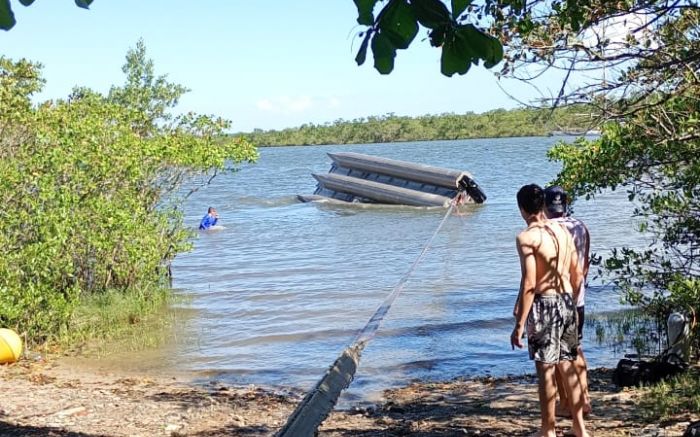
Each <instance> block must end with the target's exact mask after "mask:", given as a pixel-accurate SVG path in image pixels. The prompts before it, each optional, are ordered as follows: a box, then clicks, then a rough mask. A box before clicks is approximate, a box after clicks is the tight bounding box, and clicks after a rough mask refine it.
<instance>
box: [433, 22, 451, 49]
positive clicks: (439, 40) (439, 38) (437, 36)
mask: <svg viewBox="0 0 700 437" xmlns="http://www.w3.org/2000/svg"><path fill="white" fill-rule="evenodd" d="M450 30H451V27H450V26H448V25H445V26H440V27H437V28H435V29H433V30H431V31H430V33H429V34H428V37H429V38H430V45H431V46H433V47H442V45H443V44H444V43H445V35H447V33H448V32H449V31H450Z"/></svg>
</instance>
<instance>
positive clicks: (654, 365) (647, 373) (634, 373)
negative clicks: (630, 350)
mask: <svg viewBox="0 0 700 437" xmlns="http://www.w3.org/2000/svg"><path fill="white" fill-rule="evenodd" d="M687 368H688V365H687V364H686V363H684V362H683V360H682V359H681V358H680V357H678V355H676V354H670V355H661V356H659V357H656V358H654V359H646V360H645V359H639V358H623V359H621V360H620V362H618V363H617V367H616V368H615V371H614V372H613V376H612V380H613V382H614V383H615V385H617V386H618V387H632V386H636V385H642V384H653V383H656V382H659V381H661V380H662V379H665V378H668V377H669V376H673V375H677V374H679V373H682V372H684V371H685V370H686V369H687Z"/></svg>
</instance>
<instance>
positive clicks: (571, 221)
mask: <svg viewBox="0 0 700 437" xmlns="http://www.w3.org/2000/svg"><path fill="white" fill-rule="evenodd" d="M567 203H568V200H567V195H566V191H564V189H563V188H562V187H560V186H552V187H547V188H545V189H544V204H545V207H546V208H545V214H546V216H547V218H549V219H550V220H552V221H555V222H557V223H561V224H562V225H564V227H565V228H566V229H568V231H569V233H571V237H572V238H573V239H574V245H576V253H577V254H578V263H579V267H580V268H581V272H582V274H583V280H582V281H581V289H580V290H579V293H578V298H577V299H576V314H577V316H578V322H577V323H578V341H579V347H578V351H577V354H576V360H574V368H575V369H576V375H577V376H578V378H579V381H580V382H581V390H582V391H583V401H584V404H583V413H584V414H589V413H590V412H591V400H590V397H589V395H588V371H587V364H586V358H585V357H584V355H583V350H582V349H581V341H582V340H583V322H584V318H585V314H586V313H585V310H584V305H585V299H584V297H585V292H586V277H587V276H588V269H589V267H590V257H589V253H590V250H591V238H590V234H589V232H588V228H587V227H586V225H585V224H584V223H583V222H582V221H581V220H578V219H576V218H573V217H571V216H570V215H568V214H567ZM555 377H556V380H557V389H558V391H559V401H560V402H559V405H557V409H556V413H557V415H558V416H564V417H568V416H569V415H570V413H569V408H568V396H567V393H566V390H565V389H564V383H563V380H562V378H561V374H560V373H559V372H555Z"/></svg>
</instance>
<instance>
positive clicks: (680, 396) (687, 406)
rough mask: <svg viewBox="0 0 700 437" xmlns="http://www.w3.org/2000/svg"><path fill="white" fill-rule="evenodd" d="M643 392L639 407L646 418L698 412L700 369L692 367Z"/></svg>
mask: <svg viewBox="0 0 700 437" xmlns="http://www.w3.org/2000/svg"><path fill="white" fill-rule="evenodd" d="M644 392H645V393H644V395H643V396H642V399H641V401H640V407H641V408H642V413H643V415H644V416H645V418H646V419H647V420H650V421H652V420H666V419H671V418H673V417H676V416H678V415H683V414H689V415H697V414H700V369H699V368H697V367H693V368H691V369H690V370H689V371H687V372H685V373H683V374H682V375H677V376H675V377H673V378H671V379H669V380H667V381H662V382H660V383H658V384H655V385H653V386H650V387H648V388H645V389H644Z"/></svg>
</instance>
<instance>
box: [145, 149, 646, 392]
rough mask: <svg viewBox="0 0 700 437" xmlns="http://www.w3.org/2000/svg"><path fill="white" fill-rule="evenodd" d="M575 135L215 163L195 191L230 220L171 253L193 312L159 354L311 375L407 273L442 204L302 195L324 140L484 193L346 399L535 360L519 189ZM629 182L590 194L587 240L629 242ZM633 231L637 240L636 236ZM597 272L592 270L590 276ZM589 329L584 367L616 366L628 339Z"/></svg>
mask: <svg viewBox="0 0 700 437" xmlns="http://www.w3.org/2000/svg"><path fill="white" fill-rule="evenodd" d="M562 139H564V140H571V138H570V137H569V138H556V137H552V138H507V139H481V140H460V141H435V142H410V143H391V144H371V145H346V146H312V147H308V146H307V147H279V148H262V149H261V150H260V160H259V162H257V163H256V164H254V165H245V166H244V167H243V168H241V170H240V171H238V172H235V173H232V174H226V175H220V176H218V177H217V178H215V179H214V181H213V183H212V184H211V185H210V186H208V187H207V188H205V189H202V190H201V191H199V192H198V193H197V194H195V195H194V196H192V197H191V198H190V199H189V200H188V202H187V204H186V205H185V213H186V215H185V221H186V224H187V225H188V226H192V227H196V226H197V224H198V222H199V219H200V218H201V216H202V215H203V214H204V213H205V212H206V208H207V207H208V206H214V207H216V208H217V209H218V211H219V214H220V216H221V224H223V225H225V226H226V228H225V229H224V230H221V231H218V232H203V233H200V234H199V236H198V237H197V239H196V241H195V242H194V244H195V248H194V250H193V251H192V252H190V253H186V254H182V255H180V256H178V257H177V259H176V260H175V262H174V265H173V274H174V283H173V285H174V287H175V288H176V289H177V293H178V294H179V295H180V296H182V297H184V299H183V301H182V303H179V304H178V305H179V306H180V307H181V308H182V309H183V310H185V311H186V313H187V314H188V316H187V322H186V324H185V328H184V329H183V330H182V331H181V332H182V334H181V335H180V341H179V342H178V348H177V353H176V354H172V353H170V354H167V355H166V357H165V358H161V359H160V361H159V363H160V365H163V366H166V365H167V366H170V367H176V368H179V369H182V370H187V371H195V372H201V374H202V375H209V376H215V377H216V378H217V379H222V380H225V381H228V382H231V383H241V384H257V385H268V386H269V385H272V386H293V387H299V388H304V389H307V388H310V387H311V386H313V385H314V384H315V382H316V381H317V380H318V379H319V378H320V377H321V376H322V375H323V374H324V372H325V370H326V369H327V368H328V366H329V365H330V364H331V363H332V362H333V361H334V360H335V359H336V358H337V356H338V355H339V353H340V352H341V351H342V350H343V349H344V348H345V347H346V346H348V345H349V344H350V343H351V342H352V340H353V339H354V338H355V335H356V334H357V333H358V330H360V329H361V328H362V327H363V326H364V325H365V323H366V322H367V321H368V319H369V318H370V316H371V315H372V314H373V313H374V311H375V310H376V309H377V307H378V305H379V304H380V303H381V302H382V300H383V299H384V298H385V297H386V296H387V295H388V294H389V293H390V292H391V290H392V289H393V287H394V286H395V285H396V284H397V282H398V281H399V280H400V279H401V277H402V276H403V275H404V274H405V273H406V272H407V271H408V269H409V268H410V266H411V264H412V263H413V262H414V260H415V259H416V258H417V256H418V255H419V254H420V252H421V250H422V248H423V246H424V245H425V243H426V242H427V240H428V239H429V238H430V236H431V235H432V234H433V232H434V231H435V229H436V228H437V226H438V224H439V222H440V220H441V219H442V217H443V215H444V214H445V210H444V209H428V208H416V207H397V206H392V207H389V206H362V205H348V206H338V205H329V204H318V203H300V202H298V201H297V198H296V196H297V194H311V193H312V192H313V191H314V189H315V185H316V183H315V180H314V179H313V177H312V176H311V173H313V172H316V173H326V172H327V171H328V169H329V168H330V159H329V158H328V157H327V155H326V153H327V152H334V151H336V152H337V151H352V152H360V153H367V154H374V155H379V156H383V157H388V158H394V159H401V160H406V161H412V162H417V163H424V164H430V165H435V166H442V167H447V168H452V169H458V170H466V171H469V172H471V173H472V175H473V176H474V178H475V179H476V181H477V182H478V183H479V184H480V186H481V187H482V189H483V190H484V192H485V193H486V194H487V196H488V200H487V201H486V203H484V204H483V205H473V206H470V207H466V208H463V209H462V211H461V214H460V215H453V216H451V217H449V218H448V220H447V222H446V223H445V225H444V228H443V230H442V232H440V233H439V234H438V235H437V237H436V239H435V240H434V244H433V246H432V247H431V249H430V250H429V252H428V253H427V255H426V256H425V258H424V259H423V261H422V262H421V264H419V265H418V267H417V268H416V270H415V271H414V272H413V275H412V276H411V277H410V279H409V280H408V282H407V283H406V285H405V287H404V290H403V293H402V294H401V295H400V296H399V298H398V299H397V300H396V302H395V303H394V305H393V307H392V308H391V310H390V311H389V314H388V315H387V317H386V318H385V320H384V322H383V325H382V326H381V328H380V329H379V331H378V333H377V335H376V337H375V338H374V339H373V340H372V341H371V342H370V343H369V345H368V346H367V348H366V349H365V351H364V354H363V356H362V361H361V363H360V367H359V370H358V371H357V374H356V378H355V381H354V382H353V384H352V385H351V387H350V389H349V390H348V392H347V393H345V394H344V395H343V396H344V397H343V402H352V401H358V400H368V399H371V398H372V396H373V395H374V394H376V393H379V392H380V391H381V390H382V389H384V388H388V387H393V386H396V385H400V384H405V383H406V382H408V381H410V380H413V379H421V380H446V379H450V378H454V377H470V376H479V375H486V374H490V375H505V374H515V373H523V372H532V371H533V370H534V368H533V364H532V362H531V361H529V360H528V357H527V351H526V350H524V351H523V350H516V351H513V350H511V348H510V345H509V334H510V332H511V329H512V326H513V317H512V315H511V313H512V309H513V301H514V299H515V296H516V294H517V291H518V285H519V278H520V270H519V264H518V258H517V255H516V251H515V236H516V234H517V233H518V232H519V230H521V229H522V228H523V227H524V222H523V220H522V218H521V217H520V214H519V212H518V208H517V205H516V201H515V194H516V192H517V190H518V188H519V187H520V186H522V185H524V184H527V183H531V182H535V183H539V184H545V183H547V182H548V181H549V180H551V179H552V178H553V177H554V176H555V175H556V173H557V172H558V170H559V164H558V163H553V162H550V161H548V159H547V158H546V156H545V153H546V151H547V150H548V149H549V148H550V147H551V146H552V145H553V144H554V143H555V142H556V141H558V140H562ZM630 212H631V207H630V206H629V205H628V203H627V201H626V196H625V195H624V193H620V192H618V193H614V192H613V193H609V194H605V195H602V196H599V197H597V198H596V199H595V200H590V201H580V202H578V203H577V204H576V205H575V215H576V216H577V217H579V218H580V219H582V220H583V221H584V222H585V223H586V224H587V225H588V226H589V229H590V232H591V235H592V251H593V252H596V253H598V254H605V253H606V252H607V251H608V250H609V249H610V248H611V247H614V246H619V245H623V244H632V245H635V244H636V243H635V242H636V241H638V239H639V237H638V234H637V233H636V232H635V229H634V224H633V221H632V220H631V219H630ZM637 245H638V244H637ZM589 279H590V278H589ZM591 284H592V286H591V288H590V289H589V291H588V294H587V305H586V309H587V314H589V315H591V316H592V317H593V316H595V314H602V313H605V312H609V311H611V310H615V309H616V308H620V305H619V303H618V302H619V295H618V294H617V293H616V292H614V291H613V290H612V288H611V287H609V286H604V285H603V284H601V282H600V281H599V280H591ZM593 331H594V330H593V329H588V332H587V335H586V339H585V340H584V341H585V349H586V356H587V358H588V360H589V365H591V366H593V367H596V366H612V365H614V364H615V363H616V362H617V360H618V359H619V358H620V356H619V355H620V354H621V353H622V352H619V351H618V352H613V351H612V350H611V349H610V347H609V346H606V345H599V344H597V343H596V341H595V339H594V336H595V333H594V332H593Z"/></svg>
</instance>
